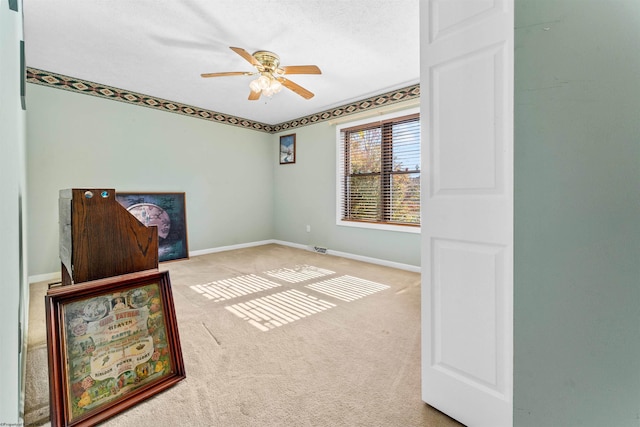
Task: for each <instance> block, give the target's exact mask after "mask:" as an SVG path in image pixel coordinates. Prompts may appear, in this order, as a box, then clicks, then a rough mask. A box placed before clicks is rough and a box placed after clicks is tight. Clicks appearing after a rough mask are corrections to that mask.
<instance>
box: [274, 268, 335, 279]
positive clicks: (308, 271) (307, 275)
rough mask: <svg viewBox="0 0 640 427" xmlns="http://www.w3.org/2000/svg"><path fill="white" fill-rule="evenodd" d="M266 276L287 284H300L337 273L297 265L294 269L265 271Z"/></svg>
mask: <svg viewBox="0 0 640 427" xmlns="http://www.w3.org/2000/svg"><path fill="white" fill-rule="evenodd" d="M264 274H266V275H268V276H271V277H275V278H277V279H280V280H284V281H285V282H289V283H298V282H304V281H305V280H310V279H317V278H318V277H324V276H328V275H329V274H335V271H331V270H326V269H324V268H319V267H314V266H312V265H296V266H295V267H293V268H278V269H275V270H270V271H265V273H264Z"/></svg>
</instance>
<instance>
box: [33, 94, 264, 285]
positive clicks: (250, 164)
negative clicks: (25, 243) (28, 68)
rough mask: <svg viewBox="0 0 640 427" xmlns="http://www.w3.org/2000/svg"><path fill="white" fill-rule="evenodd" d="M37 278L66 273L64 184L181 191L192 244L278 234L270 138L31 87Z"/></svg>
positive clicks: (217, 244)
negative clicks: (62, 255)
mask: <svg viewBox="0 0 640 427" xmlns="http://www.w3.org/2000/svg"><path fill="white" fill-rule="evenodd" d="M27 98H28V103H29V111H28V116H27V150H28V152H27V161H28V163H27V172H28V177H27V179H28V187H29V212H28V222H29V249H30V250H29V261H30V263H29V264H30V273H29V274H30V275H38V274H47V273H52V272H56V271H59V270H60V261H59V258H58V191H59V190H60V189H64V188H93V187H95V188H105V187H106V188H115V189H116V191H123V192H124V191H143V192H145V191H169V192H171V191H176V192H177V191H180V192H182V191H184V192H186V201H187V226H188V242H189V250H190V251H197V250H206V249H210V248H217V247H223V246H230V245H236V244H243V243H249V242H255V241H261V240H265V239H271V238H273V234H274V233H273V209H272V201H273V165H272V163H271V161H270V160H271V159H272V158H273V145H272V144H271V140H272V139H273V136H272V135H269V134H266V133H262V132H256V131H251V130H246V129H242V128H239V127H234V126H229V125H222V124H218V123H213V122H208V121H205V120H198V119H193V118H190V117H186V116H181V115H178V114H171V113H167V112H163V111H157V110H153V109H150V108H143V107H139V106H134V105H130V104H125V103H121V102H115V101H108V100H104V99H99V98H97V97H92V96H88V95H83V94H78V93H73V92H67V91H64V90H59V89H52V88H48V87H43V86H38V85H34V84H29V85H27Z"/></svg>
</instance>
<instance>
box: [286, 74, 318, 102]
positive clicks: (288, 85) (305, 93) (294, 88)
mask: <svg viewBox="0 0 640 427" xmlns="http://www.w3.org/2000/svg"><path fill="white" fill-rule="evenodd" d="M278 81H279V82H280V83H282V86H284V87H286V88H287V89H290V90H292V91H294V92H295V93H297V94H298V95H300V96H301V97H303V98H304V99H311V98H313V96H314V95H313V93H311V92H309V91H308V90H307V89H305V88H303V87H302V86H300V85H299V84H297V83H294V82H292V81H291V80H287V79H285V78H284V77H278Z"/></svg>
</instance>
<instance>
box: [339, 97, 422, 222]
mask: <svg viewBox="0 0 640 427" xmlns="http://www.w3.org/2000/svg"><path fill="white" fill-rule="evenodd" d="M414 114H420V108H419V107H416V108H409V109H405V110H399V111H395V112H391V113H386V114H381V115H378V116H370V117H368V118H364V119H360V120H355V121H350V122H345V123H342V124H339V125H337V126H336V194H335V196H336V225H338V226H343V227H354V228H367V229H373V230H386V231H398V232H404V233H416V234H417V233H420V232H421V227H422V211H421V212H420V225H406V224H393V223H383V222H370V221H358V220H344V219H342V211H343V209H342V208H343V200H344V192H345V188H344V184H343V182H344V181H343V178H344V176H343V175H342V173H341V172H342V171H344V164H345V157H344V156H345V151H344V150H343V148H344V146H343V144H342V141H341V136H340V134H341V132H342V131H343V130H345V129H349V128H354V127H359V126H362V127H365V126H366V125H369V124H372V123H375V122H383V121H388V120H393V119H397V118H400V117H405V116H411V115H414ZM421 148H422V147H421ZM423 170H424V165H422V166H421V168H420V184H421V187H422V182H423V180H422V173H423Z"/></svg>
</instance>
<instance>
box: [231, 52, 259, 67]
mask: <svg viewBox="0 0 640 427" xmlns="http://www.w3.org/2000/svg"><path fill="white" fill-rule="evenodd" d="M229 49H231V50H232V51H234V52H235V53H237V54H238V55H240V56H242V57H243V58H244V59H246V60H247V61H249V63H250V64H251V65H253V66H254V67H257V66H259V65H261V64H260V63H259V62H258V60H257V59H256V58H254V57H253V56H252V55H251V54H250V53H249V52H247V51H246V50H244V49H243V48H241V47H229Z"/></svg>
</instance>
